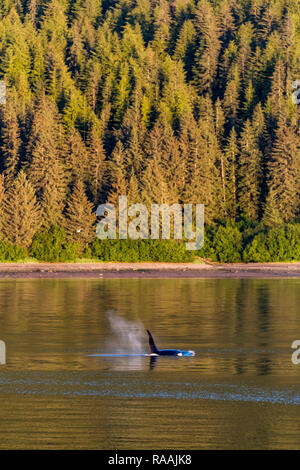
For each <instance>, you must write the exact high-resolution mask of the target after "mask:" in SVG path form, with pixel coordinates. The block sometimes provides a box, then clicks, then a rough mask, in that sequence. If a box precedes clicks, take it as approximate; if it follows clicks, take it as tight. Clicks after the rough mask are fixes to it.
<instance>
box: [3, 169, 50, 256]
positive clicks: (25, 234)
mask: <svg viewBox="0 0 300 470" xmlns="http://www.w3.org/2000/svg"><path fill="white" fill-rule="evenodd" d="M40 226H41V213H40V206H39V204H38V202H37V199H36V195H35V191H34V188H33V187H32V185H31V184H30V182H29V181H28V179H27V177H26V174H25V172H24V171H23V170H21V171H20V172H19V174H18V176H17V177H16V179H15V180H14V182H13V185H12V186H11V188H10V189H8V191H7V193H6V195H5V199H4V207H3V225H2V232H3V235H4V238H5V239H6V240H7V241H8V242H9V243H12V244H14V245H18V246H22V247H28V246H29V245H30V244H31V241H32V238H33V236H34V234H35V233H36V232H37V231H38V230H39V228H40Z"/></svg>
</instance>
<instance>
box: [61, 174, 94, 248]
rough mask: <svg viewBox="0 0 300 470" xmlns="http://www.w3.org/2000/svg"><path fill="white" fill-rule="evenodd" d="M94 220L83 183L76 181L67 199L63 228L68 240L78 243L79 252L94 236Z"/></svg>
mask: <svg viewBox="0 0 300 470" xmlns="http://www.w3.org/2000/svg"><path fill="white" fill-rule="evenodd" d="M95 222H96V216H95V213H94V212H93V204H92V203H91V202H89V200H88V198H87V196H86V192H85V188H84V184H83V183H82V181H78V182H77V183H76V185H75V186H74V189H73V191H72V194H71V196H70V198H69V201H68V205H67V209H66V215H65V221H64V228H65V231H66V235H67V238H68V240H69V241H70V242H72V243H77V244H78V246H79V252H80V253H82V252H83V251H84V250H85V248H86V247H87V245H88V243H89V242H91V241H92V240H93V239H94V238H95Z"/></svg>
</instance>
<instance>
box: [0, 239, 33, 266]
mask: <svg viewBox="0 0 300 470" xmlns="http://www.w3.org/2000/svg"><path fill="white" fill-rule="evenodd" d="M27 256H28V253H27V250H26V249H25V248H23V247H21V246H17V245H11V244H10V243H7V242H5V241H0V261H1V262H2V263H3V262H5V261H20V260H22V259H24V258H26V257H27Z"/></svg>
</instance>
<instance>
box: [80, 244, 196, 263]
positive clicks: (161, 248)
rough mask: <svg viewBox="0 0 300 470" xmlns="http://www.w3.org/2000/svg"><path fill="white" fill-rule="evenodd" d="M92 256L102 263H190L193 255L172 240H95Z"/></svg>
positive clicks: (91, 251)
mask: <svg viewBox="0 0 300 470" xmlns="http://www.w3.org/2000/svg"><path fill="white" fill-rule="evenodd" d="M89 253H90V255H91V256H92V257H93V258H98V259H99V260H100V261H120V262H127V263H130V262H131V263H132V262H138V261H164V262H174V263H180V262H188V261H192V259H193V254H192V252H190V251H187V250H186V249H185V244H184V243H176V242H174V241H172V240H95V241H94V242H93V243H92V245H91V249H90V252H89Z"/></svg>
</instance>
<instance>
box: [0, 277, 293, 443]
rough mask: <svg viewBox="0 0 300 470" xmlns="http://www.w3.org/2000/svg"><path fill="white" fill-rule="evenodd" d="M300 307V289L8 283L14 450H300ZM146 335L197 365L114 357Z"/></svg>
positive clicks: (139, 347)
mask: <svg viewBox="0 0 300 470" xmlns="http://www.w3.org/2000/svg"><path fill="white" fill-rule="evenodd" d="M299 305H300V279H275V280H274V279H272V280H267V279H251V280H248V279H247V280H241V279H181V280H180V279H170V280H168V279H163V280H162V279H153V280H152V279H108V280H94V279H93V280H90V279H76V280H59V279H56V280H1V281H0V339H2V340H4V341H5V343H6V347H7V358H6V361H7V363H6V365H1V366H0V399H1V408H0V448H2V449H5V448H18V449H19V448H28V449H29V448H30V449H35V448H48V449H51V448H53V449H61V448H65V449H74V448H76V449H163V448H168V449H176V448H180V449H246V448H250V449H278V448H286V449H289V448H294V449H300V364H299V365H298V366H297V365H293V363H292V362H291V354H292V352H293V350H292V349H291V343H292V342H293V341H294V340H295V339H300V312H299ZM111 315H113V323H112V322H111V321H110V318H112V317H111ZM122 325H123V326H122ZM120 326H121V329H120ZM117 327H118V328H119V329H117ZM127 327H128V333H129V334H130V335H131V336H130V338H131V340H130V341H129V342H128V341H127ZM144 328H149V329H150V330H151V331H152V333H153V336H154V338H155V340H156V342H157V344H158V346H159V347H161V348H170V347H174V348H179V349H193V350H194V351H195V352H196V356H195V357H191V358H167V357H160V358H158V359H157V361H156V362H155V363H151V362H150V358H149V357H147V356H136V357H133V356H128V357H120V356H115V357H110V356H109V354H110V353H112V354H117V353H118V354H120V353H124V354H125V353H128V354H134V353H139V354H141V353H148V344H147V338H146V335H145V334H144ZM93 354H106V355H107V356H103V357H101V356H99V357H97V356H91V355H93Z"/></svg>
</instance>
